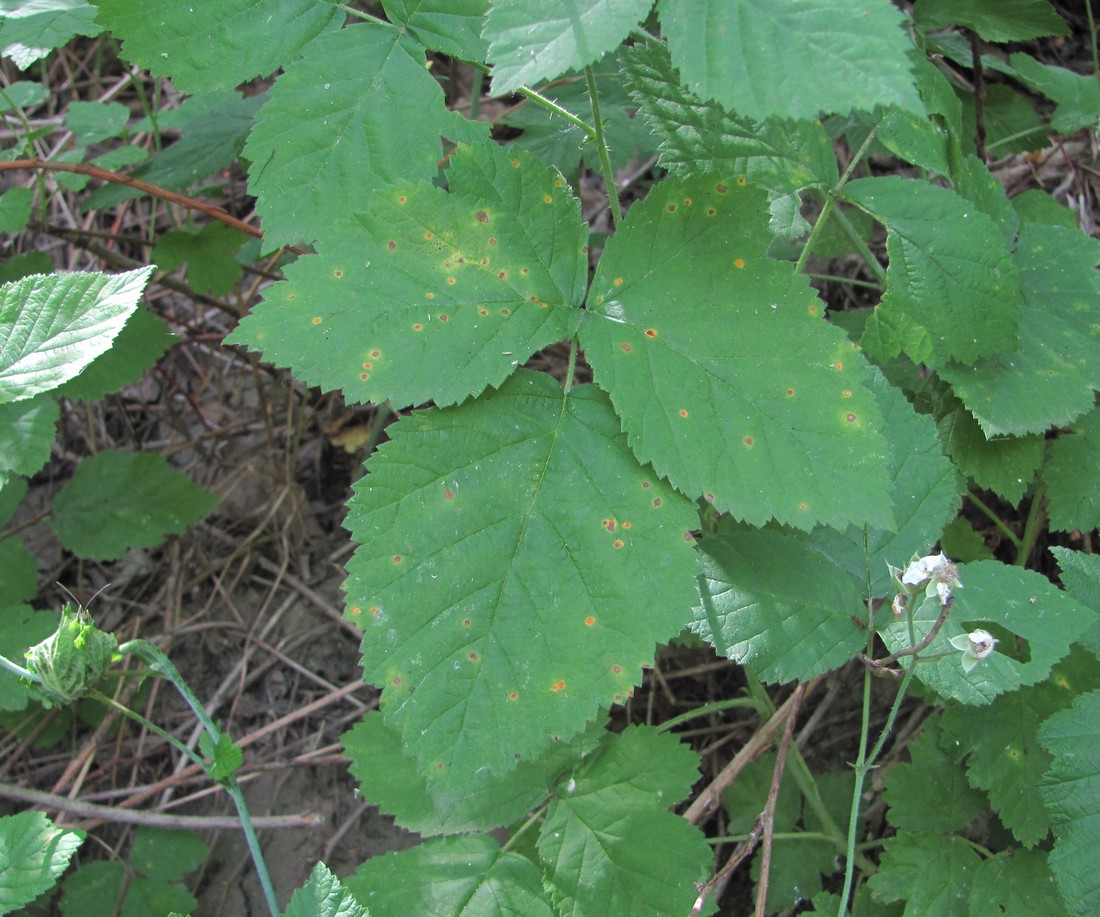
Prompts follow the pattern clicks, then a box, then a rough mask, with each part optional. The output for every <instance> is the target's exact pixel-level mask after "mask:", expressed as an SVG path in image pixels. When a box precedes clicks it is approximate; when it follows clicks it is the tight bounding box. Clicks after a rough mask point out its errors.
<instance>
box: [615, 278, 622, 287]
mask: <svg viewBox="0 0 1100 917" xmlns="http://www.w3.org/2000/svg"><path fill="white" fill-rule="evenodd" d="M622 285H623V278H622V277H616V278H615V286H617V287H621V286H622Z"/></svg>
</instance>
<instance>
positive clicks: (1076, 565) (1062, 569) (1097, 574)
mask: <svg viewBox="0 0 1100 917" xmlns="http://www.w3.org/2000/svg"><path fill="white" fill-rule="evenodd" d="M1050 552H1051V553H1052V554H1053V555H1054V557H1055V559H1056V560H1057V561H1058V570H1059V578H1060V579H1061V580H1062V585H1064V586H1065V588H1066V592H1068V593H1069V594H1070V595H1071V596H1072V597H1073V598H1075V599H1076V600H1077V601H1078V602H1080V603H1081V604H1082V605H1087V606H1088V607H1089V608H1091V609H1092V610H1093V611H1095V612H1097V623H1096V624H1095V625H1093V627H1092V628H1091V629H1090V630H1089V631H1088V632H1087V633H1086V634H1085V635H1084V636H1083V637H1081V645H1082V646H1084V647H1085V648H1086V649H1088V650H1089V651H1090V652H1091V653H1092V654H1093V655H1094V656H1096V657H1098V658H1100V556H1097V555H1096V554H1085V553H1083V552H1081V551H1071V550H1070V549H1069V548H1062V547H1053V548H1051V549H1050Z"/></svg>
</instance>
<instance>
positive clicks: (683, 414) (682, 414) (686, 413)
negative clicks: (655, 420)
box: [680, 408, 688, 417]
mask: <svg viewBox="0 0 1100 917" xmlns="http://www.w3.org/2000/svg"><path fill="white" fill-rule="evenodd" d="M680 416H681V417H687V416H688V412H687V411H685V410H684V409H683V408H680Z"/></svg>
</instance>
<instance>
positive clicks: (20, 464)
mask: <svg viewBox="0 0 1100 917" xmlns="http://www.w3.org/2000/svg"><path fill="white" fill-rule="evenodd" d="M60 416H61V411H60V409H59V408H58V406H57V400H56V399H54V398H50V397H48V396H46V395H40V396H39V397H37V398H29V399H27V400H26V401H17V402H16V403H15V404H0V430H3V431H4V435H3V436H0V484H3V483H5V482H6V481H7V480H8V479H9V478H10V477H11V476H12V475H23V476H25V477H29V476H30V475H32V474H37V473H38V472H39V471H40V470H41V469H42V468H43V466H45V464H46V462H47V461H48V460H49V458H50V446H51V445H52V444H53V441H54V429H55V427H56V426H57V419H58V418H59V417H60Z"/></svg>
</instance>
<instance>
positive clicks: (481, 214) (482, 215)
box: [474, 210, 489, 223]
mask: <svg viewBox="0 0 1100 917" xmlns="http://www.w3.org/2000/svg"><path fill="white" fill-rule="evenodd" d="M474 219H476V220H477V221H478V222H479V223H488V222H489V214H487V213H486V212H485V211H484V210H479V211H478V212H477V213H475V214H474Z"/></svg>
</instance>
